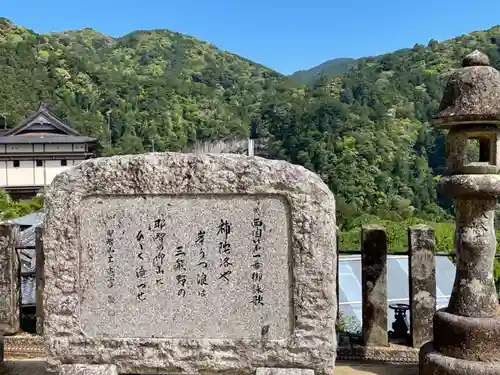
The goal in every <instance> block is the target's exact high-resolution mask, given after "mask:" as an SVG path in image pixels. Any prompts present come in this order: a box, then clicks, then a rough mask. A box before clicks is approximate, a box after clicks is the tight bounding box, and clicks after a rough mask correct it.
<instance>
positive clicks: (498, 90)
mask: <svg viewBox="0 0 500 375" xmlns="http://www.w3.org/2000/svg"><path fill="white" fill-rule="evenodd" d="M433 121H434V123H435V125H437V126H439V127H442V128H445V129H448V134H447V140H446V142H447V145H446V146H447V158H448V172H449V175H448V176H446V177H444V178H443V179H442V181H441V188H442V189H443V191H444V192H445V193H446V194H448V195H450V196H452V197H454V198H455V211H456V229H455V250H456V253H457V271H456V276H455V284H454V286H453V291H452V294H451V298H450V302H449V305H448V308H446V309H442V310H438V311H437V312H436V314H435V315H434V341H433V342H432V343H429V344H426V345H424V346H423V347H422V349H421V352H420V374H421V375H431V374H436V375H438V374H439V375H448V374H449V375H451V374H454V375H458V374H460V375H466V374H467V375H468V374H470V375H472V374H474V375H480V374H481V375H500V305H499V303H498V297H497V293H496V290H495V283H494V278H493V264H494V256H495V251H496V238H495V228H494V225H493V224H494V223H493V221H494V215H495V209H496V203H497V201H496V197H497V196H498V195H500V175H499V174H498V172H499V169H500V150H499V146H500V73H499V72H498V71H497V70H496V69H494V68H492V67H491V66H489V59H488V57H487V56H486V55H485V54H483V53H481V52H479V51H475V52H473V53H472V54H470V55H468V56H467V57H465V59H464V61H463V64H462V68H461V69H459V70H457V71H456V72H454V73H453V74H452V75H451V77H450V78H449V81H448V85H447V87H446V89H445V92H444V96H443V100H442V102H441V107H440V111H439V113H438V114H437V115H436V116H435V118H434V119H433ZM470 139H475V140H477V141H478V143H479V160H476V161H471V160H469V158H468V147H467V146H468V141H469V140H470Z"/></svg>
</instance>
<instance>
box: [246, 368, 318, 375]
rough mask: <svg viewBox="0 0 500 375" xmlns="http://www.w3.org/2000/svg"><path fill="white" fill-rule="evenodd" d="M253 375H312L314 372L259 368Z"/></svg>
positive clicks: (297, 369) (298, 369)
mask: <svg viewBox="0 0 500 375" xmlns="http://www.w3.org/2000/svg"><path fill="white" fill-rule="evenodd" d="M255 375H314V370H310V369H303V368H273V367H259V368H257V371H256V372H255Z"/></svg>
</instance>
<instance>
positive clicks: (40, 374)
mask: <svg viewBox="0 0 500 375" xmlns="http://www.w3.org/2000/svg"><path fill="white" fill-rule="evenodd" d="M370 374H373V375H375V374H377V375H382V374H383V375H417V374H418V365H415V364H414V365H405V364H391V363H357V362H343V361H340V362H338V363H337V366H336V368H335V375H370ZM0 375H45V363H44V360H43V358H35V359H29V360H8V361H6V362H5V368H1V367H0Z"/></svg>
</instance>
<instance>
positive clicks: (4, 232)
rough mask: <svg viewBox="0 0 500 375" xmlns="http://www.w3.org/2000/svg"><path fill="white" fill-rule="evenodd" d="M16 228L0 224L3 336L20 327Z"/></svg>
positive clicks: (15, 331) (1, 327)
mask: <svg viewBox="0 0 500 375" xmlns="http://www.w3.org/2000/svg"><path fill="white" fill-rule="evenodd" d="M18 228H19V227H18V226H17V225H12V224H0V298H1V300H0V334H4V335H13V334H15V333H17V332H18V331H19V327H20V316H21V310H20V284H21V273H20V272H21V269H20V264H19V257H18V254H17V251H16V243H17V238H18V232H19V230H18Z"/></svg>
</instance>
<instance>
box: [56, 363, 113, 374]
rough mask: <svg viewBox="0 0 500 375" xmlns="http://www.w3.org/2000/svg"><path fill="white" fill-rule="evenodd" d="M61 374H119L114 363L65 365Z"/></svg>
mask: <svg viewBox="0 0 500 375" xmlns="http://www.w3.org/2000/svg"><path fill="white" fill-rule="evenodd" d="M60 375H118V370H117V368H116V366H114V365H63V366H62V367H61V372H60Z"/></svg>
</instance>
